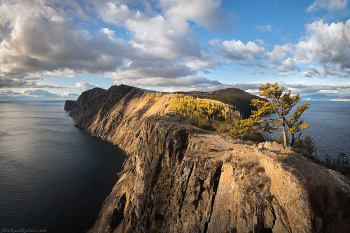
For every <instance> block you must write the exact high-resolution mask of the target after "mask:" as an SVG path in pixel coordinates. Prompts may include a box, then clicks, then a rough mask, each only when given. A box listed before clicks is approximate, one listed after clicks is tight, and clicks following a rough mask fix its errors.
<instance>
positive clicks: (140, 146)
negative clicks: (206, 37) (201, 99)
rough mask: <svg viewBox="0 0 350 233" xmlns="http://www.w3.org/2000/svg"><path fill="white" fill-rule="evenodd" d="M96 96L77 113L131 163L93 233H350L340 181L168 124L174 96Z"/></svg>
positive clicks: (271, 149)
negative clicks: (168, 105)
mask: <svg viewBox="0 0 350 233" xmlns="http://www.w3.org/2000/svg"><path fill="white" fill-rule="evenodd" d="M95 91H96V90H95ZM119 91H121V92H122V94H120V92H119ZM89 95H90V96H93V100H92V101H91V100H90V101H87V102H86V98H84V101H85V102H84V103H82V102H83V101H80V100H79V99H78V101H77V103H76V105H75V106H79V107H76V108H75V109H73V111H72V116H80V118H79V120H78V122H77V126H78V127H81V128H84V129H85V130H87V131H88V132H90V133H92V134H93V135H94V136H96V137H101V138H103V139H106V140H109V141H111V142H113V143H115V144H118V145H120V146H121V147H123V148H124V149H126V151H127V153H128V155H129V156H128V158H127V159H126V161H125V163H124V169H123V171H122V172H121V173H120V174H119V175H120V177H119V180H118V182H117V183H116V185H115V187H114V188H113V190H112V192H111V194H110V195H109V196H108V198H107V199H106V201H105V203H104V205H103V207H102V210H101V212H100V214H99V216H98V219H97V220H96V222H95V224H94V226H93V228H92V229H91V230H90V232H350V221H349V220H350V217H349V214H348V208H349V207H350V201H349V200H350V198H349V197H350V186H349V183H348V180H347V179H346V178H344V177H343V176H341V175H340V174H338V173H335V172H333V171H330V170H327V169H325V168H323V167H321V166H319V165H316V164H312V163H311V162H309V161H307V160H305V158H303V157H302V156H300V155H298V154H295V153H294V152H293V151H291V150H290V149H284V148H283V147H280V146H278V145H275V144H271V143H263V144H260V145H259V146H249V145H244V144H242V142H241V141H239V140H234V139H231V138H226V137H225V138H224V137H218V136H215V135H213V134H211V133H209V132H205V131H202V130H199V129H196V128H194V127H192V126H190V125H186V124H182V123H178V122H176V121H174V120H172V118H171V117H169V116H167V115H166V112H167V107H166V106H167V101H168V100H169V98H170V97H171V96H163V97H161V98H160V99H154V98H149V96H148V95H147V93H145V92H144V91H142V90H139V89H135V88H129V87H127V86H122V90H120V87H114V90H108V91H103V92H101V91H98V93H89ZM92 113H93V114H92ZM86 115H89V117H86ZM213 148H215V149H213ZM279 156H283V157H285V158H287V159H288V160H287V161H286V162H280V161H279V160H278V157H279ZM257 168H259V169H260V170H259V171H258V169H257ZM261 168H263V170H261Z"/></svg>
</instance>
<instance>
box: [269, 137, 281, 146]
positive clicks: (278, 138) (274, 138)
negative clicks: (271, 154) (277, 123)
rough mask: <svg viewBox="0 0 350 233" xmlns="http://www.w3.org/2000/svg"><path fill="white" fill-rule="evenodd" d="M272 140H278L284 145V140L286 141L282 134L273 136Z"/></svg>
mask: <svg viewBox="0 0 350 233" xmlns="http://www.w3.org/2000/svg"><path fill="white" fill-rule="evenodd" d="M271 141H273V142H277V143H278V144H282V145H283V142H284V140H283V137H281V136H276V137H273V138H272V140H271Z"/></svg>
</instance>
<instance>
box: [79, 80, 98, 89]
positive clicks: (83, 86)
mask: <svg viewBox="0 0 350 233" xmlns="http://www.w3.org/2000/svg"><path fill="white" fill-rule="evenodd" d="M75 86H76V88H78V89H82V90H89V89H92V88H94V87H96V86H95V85H91V84H88V83H85V82H81V83H76V84H75Z"/></svg>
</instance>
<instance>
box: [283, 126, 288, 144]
mask: <svg viewBox="0 0 350 233" xmlns="http://www.w3.org/2000/svg"><path fill="white" fill-rule="evenodd" d="M282 130H283V142H284V143H283V146H284V147H286V146H287V132H286V124H285V123H284V122H283V123H282Z"/></svg>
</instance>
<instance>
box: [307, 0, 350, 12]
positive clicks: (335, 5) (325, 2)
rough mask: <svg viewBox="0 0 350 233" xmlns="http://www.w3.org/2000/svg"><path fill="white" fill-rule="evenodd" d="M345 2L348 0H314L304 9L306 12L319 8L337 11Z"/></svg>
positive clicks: (341, 8) (343, 6) (344, 6)
mask: <svg viewBox="0 0 350 233" xmlns="http://www.w3.org/2000/svg"><path fill="white" fill-rule="evenodd" d="M347 4H348V0H316V1H315V2H314V3H312V5H310V6H309V7H308V8H307V9H306V12H308V13H310V12H314V11H317V10H321V9H324V10H328V11H339V10H344V9H345V8H346V5H347Z"/></svg>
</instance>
